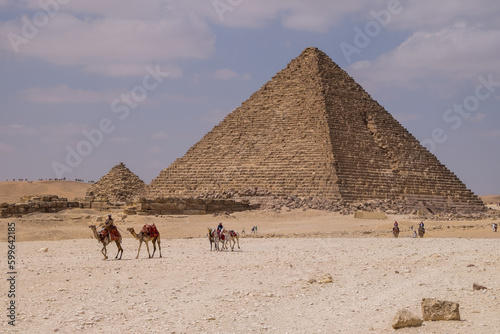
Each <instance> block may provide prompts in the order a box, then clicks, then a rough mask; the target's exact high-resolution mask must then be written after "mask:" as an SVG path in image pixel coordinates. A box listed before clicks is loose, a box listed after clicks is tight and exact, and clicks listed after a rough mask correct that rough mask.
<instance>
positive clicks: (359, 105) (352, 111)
mask: <svg viewBox="0 0 500 334" xmlns="http://www.w3.org/2000/svg"><path fill="white" fill-rule="evenodd" d="M246 189H265V191H266V192H267V193H270V194H273V195H277V196H278V195H288V196H292V195H295V196H298V197H304V198H311V197H312V198H321V199H329V200H334V199H340V200H343V201H345V202H350V203H359V202H366V201H370V200H399V201H403V202H405V201H406V202H407V203H420V204H422V203H424V204H426V205H431V204H432V205H434V207H441V208H444V209H446V208H466V209H467V208H469V209H470V208H476V209H477V208H479V209H481V208H483V207H484V205H483V203H482V202H481V200H480V199H479V198H478V197H477V196H476V195H474V194H473V193H472V192H471V191H470V190H468V189H467V187H466V186H465V185H464V184H463V183H462V182H461V181H460V180H459V179H458V178H457V177H456V176H455V175H454V174H453V173H452V172H450V171H449V170H448V169H447V168H446V167H445V166H444V165H443V164H441V163H440V162H439V160H438V159H437V158H436V157H435V156H434V155H433V154H431V153H430V152H429V151H428V150H427V149H425V148H424V147H423V146H422V145H420V143H419V141H418V140H417V139H416V138H415V137H413V136H412V135H411V134H410V133H409V132H408V131H407V130H406V129H405V128H404V127H403V126H402V125H401V124H399V123H398V122H397V121H396V120H395V119H394V118H393V117H392V116H391V115H390V114H389V113H388V112H387V111H386V110H385V109H384V108H383V107H382V106H380V105H379V104H378V103H377V102H376V101H374V100H373V99H372V98H371V97H370V95H369V94H368V93H366V92H365V91H364V90H363V88H362V87H361V86H360V85H359V84H357V83H356V82H355V81H354V80H353V79H352V78H351V77H350V76H349V75H348V74H347V73H346V72H345V71H343V70H342V69H341V68H340V67H339V66H337V65H336V64H335V63H334V62H333V61H332V60H331V59H330V58H329V57H328V56H327V55H326V54H325V53H323V52H322V51H320V50H318V49H317V48H307V49H305V50H304V51H303V52H302V54H301V55H300V56H299V57H297V58H296V59H294V60H292V61H291V62H290V63H289V64H288V66H287V67H286V68H285V69H283V70H282V71H280V72H279V73H277V74H276V75H275V76H274V77H273V78H272V80H270V81H269V82H267V83H266V84H265V85H264V86H263V87H262V88H261V89H260V90H259V91H257V92H256V93H254V94H253V95H252V96H251V97H250V98H249V99H248V100H247V101H245V102H243V103H242V105H241V106H240V107H239V108H237V109H236V110H234V111H233V112H232V113H231V114H229V115H228V116H227V117H226V118H225V119H224V120H223V121H222V122H221V123H220V124H219V125H217V126H215V127H214V128H213V129H212V131H210V132H209V133H207V134H206V135H205V136H204V137H203V138H202V139H201V140H200V141H199V142H198V143H197V144H195V145H194V146H193V147H191V148H190V149H189V150H188V152H187V153H186V154H185V155H184V156H183V157H182V158H179V159H177V160H176V161H175V162H174V163H173V164H172V165H170V167H168V168H167V169H165V170H163V171H161V173H160V175H159V176H158V177H157V178H156V179H154V180H153V181H152V182H151V184H150V185H149V186H148V197H149V198H161V197H169V196H178V197H196V196H201V195H203V194H206V193H222V192H227V191H236V192H240V193H244V192H245V190H246Z"/></svg>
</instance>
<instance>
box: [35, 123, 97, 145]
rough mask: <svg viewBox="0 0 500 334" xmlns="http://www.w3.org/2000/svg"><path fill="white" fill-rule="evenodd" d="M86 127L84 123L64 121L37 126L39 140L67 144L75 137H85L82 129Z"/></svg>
mask: <svg viewBox="0 0 500 334" xmlns="http://www.w3.org/2000/svg"><path fill="white" fill-rule="evenodd" d="M85 129H87V130H88V128H87V126H86V125H84V124H77V123H66V124H60V125H44V126H41V127H39V131H40V135H41V141H42V142H43V143H46V144H51V145H52V144H56V145H69V144H71V143H72V142H73V141H74V140H76V139H82V138H85V137H83V135H82V131H83V130H85Z"/></svg>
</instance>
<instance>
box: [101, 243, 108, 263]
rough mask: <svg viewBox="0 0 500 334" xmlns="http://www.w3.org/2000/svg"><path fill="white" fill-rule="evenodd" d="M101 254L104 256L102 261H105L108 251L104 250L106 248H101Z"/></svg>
mask: <svg viewBox="0 0 500 334" xmlns="http://www.w3.org/2000/svg"><path fill="white" fill-rule="evenodd" d="M101 253H102V255H104V259H103V260H107V259H108V256H107V255H106V254H107V253H108V251H107V250H106V246H104V247H102V249H101Z"/></svg>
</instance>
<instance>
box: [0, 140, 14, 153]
mask: <svg viewBox="0 0 500 334" xmlns="http://www.w3.org/2000/svg"><path fill="white" fill-rule="evenodd" d="M14 151H15V149H14V147H13V146H10V145H7V144H4V143H1V142H0V153H12V152H14Z"/></svg>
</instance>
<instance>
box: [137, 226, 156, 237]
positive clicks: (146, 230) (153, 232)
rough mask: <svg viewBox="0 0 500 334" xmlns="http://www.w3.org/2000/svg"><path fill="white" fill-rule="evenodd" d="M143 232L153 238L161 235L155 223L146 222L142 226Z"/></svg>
mask: <svg viewBox="0 0 500 334" xmlns="http://www.w3.org/2000/svg"><path fill="white" fill-rule="evenodd" d="M141 233H142V234H145V235H147V236H150V237H153V238H156V237H158V236H159V235H160V232H158V229H157V228H156V225H155V224H153V225H148V224H145V225H144V226H143V227H142V230H141Z"/></svg>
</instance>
